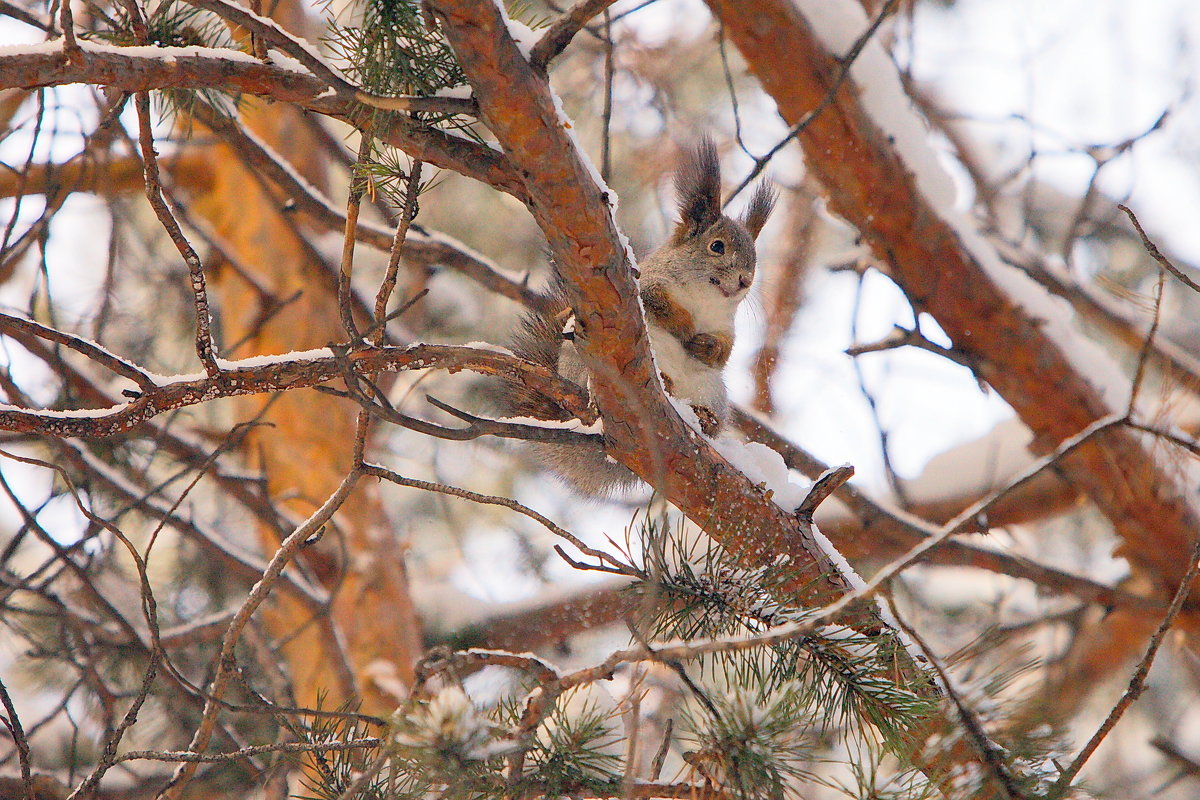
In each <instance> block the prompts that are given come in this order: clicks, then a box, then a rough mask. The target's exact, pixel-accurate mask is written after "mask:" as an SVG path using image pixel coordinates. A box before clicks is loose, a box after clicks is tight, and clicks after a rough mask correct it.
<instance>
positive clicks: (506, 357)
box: [0, 344, 594, 438]
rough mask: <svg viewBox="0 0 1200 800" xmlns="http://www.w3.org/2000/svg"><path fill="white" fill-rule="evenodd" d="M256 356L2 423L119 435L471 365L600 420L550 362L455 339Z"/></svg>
mask: <svg viewBox="0 0 1200 800" xmlns="http://www.w3.org/2000/svg"><path fill="white" fill-rule="evenodd" d="M338 350H339V352H335V351H334V349H333V348H329V347H323V348H319V349H317V350H307V351H303V352H294V353H285V354H283V355H273V356H254V357H251V358H246V359H242V360H240V361H225V360H223V359H218V364H219V365H220V367H221V370H220V372H218V373H217V374H216V375H212V376H206V375H177V376H173V377H169V378H164V377H161V376H159V377H155V380H154V384H155V385H154V388H152V389H150V390H148V391H142V392H140V393H136V392H135V393H134V394H136V395H137V396H136V398H135V399H133V400H131V401H130V402H128V403H122V404H120V405H117V406H112V407H110V408H99V409H80V410H74V411H54V410H46V409H31V408H22V407H19V406H13V405H0V430H6V431H13V432H17V433H35V434H43V435H50V436H62V437H83V438H98V437H105V436H115V435H117V434H121V433H126V432H128V431H130V430H132V429H133V428H134V427H135V426H137V425H138V424H140V423H142V422H144V421H146V420H148V419H150V418H152V417H155V416H157V415H159V414H162V413H164V412H166V411H172V410H174V409H177V408H184V407H186V406H191V405H197V404H199V403H205V402H208V401H210V400H215V399H218V398H223V397H235V396H238V395H249V394H262V393H266V392H278V391H285V390H290V389H300V388H305V387H311V386H317V385H320V384H323V383H326V382H328V381H332V380H336V379H339V378H342V377H344V376H345V375H346V374H348V373H349V374H354V375H370V374H372V373H378V372H397V371H401V370H417V369H445V370H448V371H450V372H458V371H459V370H463V369H467V370H472V371H474V372H479V373H482V374H486V375H506V376H510V377H513V378H515V379H517V380H520V381H524V382H527V383H528V384H529V385H530V386H531V387H533V388H535V389H536V390H537V391H539V392H542V393H545V394H546V395H547V396H550V397H553V398H554V399H555V401H556V402H559V403H561V404H562V405H563V407H564V408H568V409H570V410H571V411H572V412H573V413H576V414H577V415H578V416H579V417H580V419H583V420H584V421H585V422H586V423H590V422H592V421H594V413H593V412H591V411H590V410H589V409H588V407H587V400H586V398H584V397H582V396H581V395H580V393H579V389H578V387H575V386H573V385H572V384H570V383H569V382H568V381H566V380H564V379H562V378H560V377H559V376H557V375H555V374H554V373H552V372H550V371H549V370H547V369H545V368H544V367H540V366H537V365H534V364H530V363H528V362H525V361H522V360H521V359H519V358H516V357H515V356H512V355H510V354H507V353H504V352H500V351H495V350H484V349H479V348H474V347H463V346H456V345H431V344H414V345H411V346H409V347H368V348H364V349H360V350H355V351H351V352H346V351H345V350H343V349H341V348H338Z"/></svg>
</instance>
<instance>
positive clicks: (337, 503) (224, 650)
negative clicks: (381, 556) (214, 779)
mask: <svg viewBox="0 0 1200 800" xmlns="http://www.w3.org/2000/svg"><path fill="white" fill-rule="evenodd" d="M361 474H362V473H360V472H358V471H351V472H350V473H349V474H347V475H346V477H345V479H343V480H342V482H341V484H340V485H339V486H338V487H337V489H335V490H334V492H333V494H331V495H330V496H329V499H327V500H326V501H325V502H324V503H323V504H322V505H321V507H320V508H318V509H317V510H316V511H315V512H313V514H312V516H310V517H309V518H308V519H306V520H305V521H304V522H303V523H301V524H300V526H299V527H297V528H296V529H295V530H294V531H293V532H292V533H291V534H289V535H288V537H287V538H286V539H284V540H283V541H282V542H281V543H280V545H279V549H278V550H276V551H275V555H274V556H272V557H271V561H270V563H268V564H267V568H266V570H265V571H264V572H263V575H262V578H261V579H260V580H259V582H258V583H256V584H255V585H254V588H253V589H251V590H250V594H249V595H248V596H247V597H246V600H245V602H244V603H243V604H242V607H241V608H240V609H238V612H237V614H236V615H235V616H234V618H233V621H232V622H230V623H229V627H228V628H227V629H226V631H225V635H224V636H223V637H222V639H221V652H220V654H219V655H218V656H217V668H216V674H215V675H214V676H213V679H212V681H211V683H210V688H209V690H208V699H207V700H206V701H205V704H204V712H203V714H202V715H201V718H200V724H199V725H198V726H197V728H196V732H195V734H194V735H193V736H192V741H191V744H190V745H189V746H188V750H190V751H192V752H194V753H202V752H204V750H205V749H206V748H207V747H208V743H209V740H210V739H211V737H212V731H213V726H214V725H215V724H216V719H217V712H218V711H219V709H220V703H219V701H220V700H221V698H222V696H223V695H224V694H225V690H226V688H227V687H228V686H229V681H230V678H231V677H232V674H233V668H234V654H233V651H234V647H235V646H236V645H237V641H238V639H239V638H240V637H241V632H242V629H243V628H244V627H245V626H246V624H247V623H248V622H249V621H250V616H251V615H252V614H253V613H254V612H255V611H256V610H258V607H259V606H260V605H262V603H263V601H264V600H266V599H267V596H268V595H269V594H270V592H271V589H272V588H273V587H274V584H275V581H276V580H277V579H278V578H279V576H280V574H281V573H282V572H283V570H284V567H286V566H287V565H288V563H289V562H290V561H291V560H292V558H293V557H294V556H295V555H296V553H298V552H299V551H300V548H301V547H303V546H304V544H305V543H306V542H307V541H308V540H309V538H311V537H312V536H313V535H314V534H316V533H317V531H318V530H320V529H321V528H322V527H323V526H324V525H325V524H326V523H328V522H329V520H330V518H331V517H332V516H333V515H334V513H335V512H337V510H338V509H339V508H341V506H342V504H343V503H344V502H345V501H346V498H347V497H349V496H350V491H351V490H352V489H353V488H354V484H355V483H357V481H358V479H359V477H361ZM195 772H196V764H195V762H187V763H182V764H180V765H179V767H178V768H177V769H176V770H175V774H174V775H172V776H171V780H170V781H169V782H168V783H167V785H166V786H164V787H163V789H162V791H161V792H159V794H158V797H159V798H160V800H178V798H179V797H180V795H181V793H182V792H183V789H184V787H185V786H186V785H187V783H188V781H190V780H191V778H192V775H194V774H195Z"/></svg>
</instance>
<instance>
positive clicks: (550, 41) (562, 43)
mask: <svg viewBox="0 0 1200 800" xmlns="http://www.w3.org/2000/svg"><path fill="white" fill-rule="evenodd" d="M615 2H616V0H579V2H577V3H575V5H573V6H571V7H570V8H569V9H567V11H566V12H565V13H563V14H562V15H560V16H559V18H558V19H556V20H554V22H553V23H552V24H551V25H550V27H549V28H547V29H546V32H545V33H543V34H542V38H541V39H539V40H538V41H537V44H535V45H534V46H533V47H532V48H531V49H530V51H529V65H530V66H531V67H533V68H534V69H535V70H537V71H538V72H541V73H545V72H546V67H548V66H549V64H550V62H551V61H552V60H553V59H554V58H555V56H557V55H558V54H559V53H561V52H562V51H563V50H566V49H567V45H569V44H570V43H571V40H572V39H574V38H575V34H577V33H579V32H580V31H581V30H583V27H584V26H585V25H587V24H588V22H589V21H590V20H591V19H592V18H593V17H596V16H598V15H599V14H601V13H603V12H604V10H605V9H607V8H608V7H609V6H611V5H612V4H613V3H615Z"/></svg>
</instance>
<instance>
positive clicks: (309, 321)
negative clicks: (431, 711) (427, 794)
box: [193, 3, 421, 714]
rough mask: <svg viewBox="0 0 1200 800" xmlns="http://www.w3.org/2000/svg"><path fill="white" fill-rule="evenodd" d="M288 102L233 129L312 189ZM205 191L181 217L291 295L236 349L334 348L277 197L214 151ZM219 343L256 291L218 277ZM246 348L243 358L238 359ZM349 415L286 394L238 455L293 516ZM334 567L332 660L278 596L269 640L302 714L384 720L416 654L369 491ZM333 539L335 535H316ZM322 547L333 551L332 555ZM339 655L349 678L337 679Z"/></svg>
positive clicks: (302, 252)
mask: <svg viewBox="0 0 1200 800" xmlns="http://www.w3.org/2000/svg"><path fill="white" fill-rule="evenodd" d="M276 18H277V19H278V21H279V22H280V23H281V24H282V25H284V27H286V28H289V29H291V30H294V31H299V32H301V33H302V34H312V33H315V32H313V31H309V30H307V26H308V25H309V20H308V19H307V18H306V16H305V15H304V12H303V11H302V10H301V9H300V7H299V5H298V4H295V3H282V4H280V5H279V7H278V9H277V12H276ZM300 114H301V112H300V111H299V110H298V109H297V108H295V107H292V106H283V105H273V106H268V105H266V104H264V103H261V102H250V103H246V104H244V105H243V107H242V110H241V123H242V124H243V125H244V126H245V127H247V128H248V129H250V130H252V131H253V132H254V133H255V134H257V136H258V137H259V138H261V139H262V140H264V141H266V142H267V143H268V144H270V145H271V146H272V147H273V148H274V149H275V150H276V151H277V152H278V153H280V154H281V155H282V156H283V157H285V158H287V159H288V160H289V161H290V162H291V163H292V165H293V166H294V167H295V168H296V169H297V170H298V171H299V172H300V174H302V175H303V176H304V177H305V178H306V179H307V180H308V181H309V182H310V183H312V184H314V185H316V186H321V185H323V184H324V182H325V181H324V175H323V171H324V164H323V161H322V159H321V157H320V152H321V151H320V148H319V147H318V146H317V143H316V142H315V141H314V140H313V138H312V136H311V135H310V134H309V132H308V129H307V127H306V126H305V125H304V124H303V123H302V121H301V119H300ZM208 152H209V154H210V158H211V182H212V183H211V187H212V188H211V190H210V191H207V192H205V193H203V194H200V195H198V196H197V197H196V198H195V200H194V204H193V211H194V213H196V214H199V215H201V216H203V217H205V218H206V219H207V220H208V222H209V223H210V224H211V225H212V226H213V228H214V229H215V230H216V231H217V233H218V234H219V235H220V237H221V239H222V240H223V242H224V243H225V245H226V246H227V247H229V248H230V249H231V250H232V251H233V255H234V256H235V257H236V258H237V259H238V260H239V261H240V262H242V263H245V264H250V265H254V266H256V267H257V268H258V271H257V274H256V277H257V279H258V281H259V282H261V283H262V284H264V285H265V286H266V287H267V288H268V289H269V290H270V291H271V292H272V293H274V294H275V296H277V297H289V296H291V295H292V294H293V293H295V292H297V291H299V292H300V295H299V298H298V299H297V300H296V301H295V302H293V303H291V304H290V305H288V306H287V307H285V308H284V309H283V311H281V312H280V313H279V314H278V315H276V316H275V317H273V318H272V319H271V320H270V321H269V322H267V324H266V325H264V326H262V327H261V328H260V329H258V331H257V333H255V334H254V335H253V337H252V338H251V340H250V341H249V343H248V344H247V345H246V346H245V348H246V350H248V351H249V352H252V353H286V352H289V351H292V350H301V349H307V348H312V347H321V346H324V345H326V344H328V343H330V342H331V341H340V340H342V339H344V338H345V336H344V332H343V331H342V329H341V324H340V322H339V318H338V313H337V298H336V293H335V291H332V290H331V289H332V287H331V286H330V282H329V281H328V279H327V278H326V274H327V273H326V272H325V270H324V267H323V266H322V265H318V264H316V263H314V261H313V254H312V253H311V251H310V250H309V248H308V245H307V244H306V243H305V242H304V241H303V240H302V238H301V237H300V235H299V233H298V232H297V231H296V229H295V228H294V226H293V224H292V223H291V221H290V220H288V219H287V218H286V216H285V215H284V214H283V213H281V211H280V210H279V203H278V201H277V200H276V199H275V198H273V197H271V196H270V194H268V193H267V192H266V191H265V190H264V189H263V188H262V186H261V184H260V182H259V180H258V179H257V178H256V177H255V176H254V175H253V174H252V173H251V172H250V171H248V170H247V169H246V168H245V167H244V166H243V165H242V162H241V160H240V159H239V158H238V156H237V154H236V153H235V152H234V151H233V150H232V149H230V148H228V147H227V146H224V145H217V146H214V147H213V148H212V149H211V150H209V151H208ZM214 285H215V289H216V293H217V295H218V298H219V301H220V307H221V312H222V322H223V324H224V329H225V332H226V340H227V341H234V340H237V339H239V338H240V337H241V336H242V335H243V334H244V333H245V332H247V331H248V330H249V329H250V328H251V326H253V325H254V324H255V323H256V322H257V320H258V318H259V310H260V309H259V297H258V294H257V293H256V292H255V291H253V290H252V289H251V288H250V287H248V286H247V285H246V284H245V282H244V281H241V280H240V279H238V278H237V277H236V276H234V275H232V274H229V271H225V273H224V274H222V275H221V276H219V277H218V280H216V281H214ZM243 352H245V350H243ZM270 399H271V398H269V397H268V396H265V395H260V396H253V397H249V398H245V399H242V400H239V401H238V406H239V409H240V411H239V416H241V417H243V418H245V417H251V416H254V415H257V414H258V413H259V412H260V411H262V409H263V407H264V405H265V404H266V403H267V402H268V401H269V400H270ZM356 415H357V407H356V406H354V405H353V404H351V403H349V402H343V401H339V400H337V399H335V398H330V397H327V396H322V395H317V394H316V393H314V392H311V391H291V392H285V393H284V394H283V395H282V396H280V397H278V398H277V399H275V401H274V403H273V404H272V405H271V407H270V408H269V410H267V412H266V415H265V420H266V421H268V422H270V423H271V427H260V428H257V429H256V430H255V432H254V433H252V434H251V437H250V438H249V440H248V442H247V445H246V452H247V454H248V455H249V457H250V459H251V461H252V463H254V464H255V466H257V467H258V468H260V469H262V470H263V472H264V474H265V475H266V478H267V487H268V491H269V492H270V494H271V496H272V497H275V498H278V500H279V502H281V503H282V504H283V505H285V506H286V507H288V508H290V509H291V510H292V511H293V512H294V513H296V514H298V515H300V516H301V517H302V518H303V517H305V516H307V515H308V514H309V513H311V512H312V511H313V510H314V509H315V508H316V506H318V505H319V504H320V503H322V502H323V501H324V500H325V498H326V497H328V496H329V494H330V493H331V492H332V491H333V490H334V488H336V487H337V485H338V484H339V483H340V482H341V480H342V478H343V477H344V476H345V474H346V473H347V471H348V470H349V469H350V467H351V453H352V448H353V442H354V428H355V417H356ZM339 520H340V526H339V533H340V534H341V535H342V536H343V537H344V539H343V541H342V546H343V547H344V548H345V553H346V558H345V559H344V560H343V561H342V562H341V563H339V559H337V558H336V557H335V556H334V555H333V554H332V552H333V551H329V552H325V553H324V554H321V555H317V554H313V553H308V554H307V564H308V566H309V568H310V569H312V570H313V571H314V572H315V574H316V575H317V577H318V578H319V580H320V582H321V583H322V584H323V585H324V586H325V587H326V588H327V589H328V590H329V591H330V593H331V596H332V602H331V608H330V609H329V612H328V613H329V614H330V616H331V617H332V619H333V622H334V624H335V626H336V627H337V629H338V630H339V631H340V633H341V636H342V641H343V643H344V644H343V647H344V649H345V653H344V656H343V654H339V653H331V652H328V650H327V648H326V646H325V645H326V642H323V641H321V640H320V639H319V638H318V637H317V635H316V628H315V626H313V625H311V624H307V623H308V615H307V614H306V613H305V612H304V611H303V610H302V609H299V608H298V607H296V606H295V604H294V603H291V602H289V601H288V600H287V599H286V598H284V597H280V598H277V602H276V604H275V607H274V609H273V614H272V617H271V623H272V632H273V633H274V634H275V635H276V636H277V637H280V638H281V639H283V637H285V636H286V637H289V638H287V639H286V640H285V642H286V643H285V644H284V645H283V649H284V653H285V655H286V658H287V662H288V667H289V670H290V673H291V679H292V685H293V691H294V693H295V696H296V699H297V701H298V702H300V703H301V704H302V705H313V704H315V703H316V701H317V697H318V695H319V694H323V695H324V697H325V699H324V703H325V705H326V706H332V705H337V704H340V703H341V702H344V701H347V700H352V699H354V695H353V693H357V694H358V695H359V699H361V700H362V708H363V710H364V711H366V712H368V713H385V714H386V713H388V712H390V711H391V710H392V709H394V708H395V707H396V705H397V702H398V698H396V697H395V696H394V695H395V692H394V691H390V688H391V687H393V686H394V685H396V684H397V683H399V684H400V685H408V684H410V683H411V681H412V677H413V671H412V670H413V664H414V663H415V661H416V659H417V658H418V657H419V655H420V652H421V645H420V636H419V627H418V621H417V617H416V614H415V610H414V607H413V604H412V600H411V597H410V596H409V593H408V583H407V578H406V575H405V567H404V552H405V548H404V546H403V539H402V537H401V536H400V535H399V534H398V533H397V532H396V531H394V530H393V529H392V528H391V526H390V525H389V524H388V523H387V521H386V519H385V518H384V516H383V511H382V507H381V505H380V500H379V495H378V491H377V489H376V488H375V486H374V485H372V484H371V483H370V482H367V481H363V482H360V485H359V487H358V488H357V489H356V490H355V492H354V495H353V497H352V498H351V500H350V502H348V503H347V504H346V506H345V507H344V508H343V510H342V512H341V513H340V515H339ZM260 534H261V539H262V545H263V548H264V549H265V550H266V551H267V552H271V551H273V550H274V549H275V547H276V546H277V545H278V540H277V539H276V538H275V535H274V533H273V532H272V531H269V530H266V529H260ZM328 542H329V543H333V542H334V535H333V534H331V535H330V536H329V537H328ZM333 550H336V548H334V549H333ZM343 657H344V658H345V660H346V661H347V662H348V665H349V668H350V672H351V673H352V675H347V674H346V673H345V672H344V671H343V670H339V668H338V667H339V662H341V661H342V659H343Z"/></svg>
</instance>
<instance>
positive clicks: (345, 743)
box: [117, 736, 383, 764]
mask: <svg viewBox="0 0 1200 800" xmlns="http://www.w3.org/2000/svg"><path fill="white" fill-rule="evenodd" d="M382 742H383V740H382V739H379V738H377V737H373V736H369V737H366V738H360V739H345V740H340V741H330V742H280V743H278V744H260V745H255V746H253V747H243V748H242V749H240V750H236V751H234V752H232V753H194V752H192V751H191V750H130V751H129V752H127V753H122V754H121V756H120V758H118V759H117V762H118V763H120V762H122V761H173V762H190V763H196V764H222V763H227V762H230V761H241V760H242V759H245V758H251V757H252V756H256V755H261V754H262V753H324V752H332V751H336V750H359V749H366V748H372V747H378V746H379V745H380V744H381V743H382Z"/></svg>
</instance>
